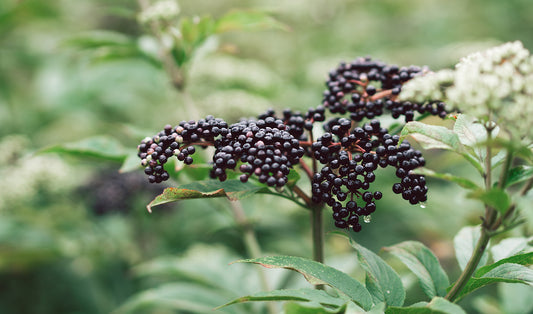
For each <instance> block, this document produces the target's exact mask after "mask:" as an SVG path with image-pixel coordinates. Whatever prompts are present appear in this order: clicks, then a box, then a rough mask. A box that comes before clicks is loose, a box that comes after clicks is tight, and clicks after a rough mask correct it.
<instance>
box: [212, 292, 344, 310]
mask: <svg viewBox="0 0 533 314" xmlns="http://www.w3.org/2000/svg"><path fill="white" fill-rule="evenodd" d="M251 301H299V302H312V303H317V304H319V305H321V306H327V307H332V308H339V307H341V306H343V305H344V304H345V303H346V301H345V300H343V299H341V298H337V297H334V296H331V295H329V294H327V293H326V292H325V291H323V290H315V289H288V290H273V291H268V292H258V293H255V294H253V295H249V296H245V297H240V298H238V299H235V300H233V301H231V302H228V303H226V304H224V305H221V306H219V307H218V308H217V309H219V308H222V307H225V306H228V305H232V304H236V303H243V302H251Z"/></svg>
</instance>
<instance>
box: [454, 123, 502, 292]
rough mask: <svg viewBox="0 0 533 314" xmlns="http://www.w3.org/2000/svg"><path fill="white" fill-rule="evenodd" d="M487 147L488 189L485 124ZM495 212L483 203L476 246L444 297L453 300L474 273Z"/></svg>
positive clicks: (489, 155) (488, 181)
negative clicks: (483, 215) (479, 232)
mask: <svg viewBox="0 0 533 314" xmlns="http://www.w3.org/2000/svg"><path fill="white" fill-rule="evenodd" d="M486 130H487V147H486V157H485V171H484V177H485V189H487V190H488V189H490V188H491V187H492V147H491V142H492V130H493V127H491V126H489V125H487V126H486ZM496 215H497V212H496V210H494V208H492V207H490V206H488V205H485V217H483V224H482V225H481V235H480V237H479V239H478V241H477V243H476V248H475V249H474V252H473V253H472V256H471V257H470V260H469V261H468V263H467V264H466V267H465V268H464V269H463V272H462V273H461V275H459V278H458V279H457V281H456V282H455V283H454V285H453V286H452V288H451V289H450V291H449V292H448V294H446V296H445V298H446V299H447V300H450V301H452V302H453V301H455V299H456V298H457V296H458V295H459V293H461V291H462V290H463V288H464V287H465V286H466V284H467V282H468V280H470V278H471V277H472V275H473V274H474V271H475V270H476V268H477V266H478V265H479V262H480V260H481V258H482V257H483V253H485V250H486V249H487V245H488V243H489V240H490V238H491V236H492V231H491V230H492V228H493V224H494V223H495V222H494V221H495V219H496Z"/></svg>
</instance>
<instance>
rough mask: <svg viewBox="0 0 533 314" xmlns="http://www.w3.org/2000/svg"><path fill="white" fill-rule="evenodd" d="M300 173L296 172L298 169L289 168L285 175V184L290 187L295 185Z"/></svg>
mask: <svg viewBox="0 0 533 314" xmlns="http://www.w3.org/2000/svg"><path fill="white" fill-rule="evenodd" d="M300 178H301V177H300V174H299V173H298V171H296V170H295V169H291V171H290V172H289V174H288V175H287V180H288V181H287V186H288V187H290V188H292V187H293V186H295V185H296V183H298V181H299V180H300Z"/></svg>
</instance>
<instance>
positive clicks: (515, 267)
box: [456, 263, 533, 301]
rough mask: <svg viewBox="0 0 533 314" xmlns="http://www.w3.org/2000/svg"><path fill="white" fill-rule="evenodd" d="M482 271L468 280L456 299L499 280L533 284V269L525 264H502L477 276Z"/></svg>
mask: <svg viewBox="0 0 533 314" xmlns="http://www.w3.org/2000/svg"><path fill="white" fill-rule="evenodd" d="M495 264H496V263H495ZM490 266H492V265H490ZM480 271H481V269H479V270H478V272H476V277H472V278H470V280H468V282H467V283H466V285H465V287H464V288H463V290H461V292H460V293H459V294H458V295H457V298H456V301H459V300H460V299H462V298H463V297H464V296H466V295H467V294H469V293H471V292H472V291H474V290H477V289H479V288H482V287H484V286H487V285H490V284H493V283H497V282H510V283H523V284H528V285H530V286H533V269H530V268H528V267H526V266H523V265H519V264H513V263H504V264H500V265H498V266H496V267H494V268H492V269H491V270H490V271H488V272H486V273H485V274H483V275H482V276H480V277H477V275H478V273H480Z"/></svg>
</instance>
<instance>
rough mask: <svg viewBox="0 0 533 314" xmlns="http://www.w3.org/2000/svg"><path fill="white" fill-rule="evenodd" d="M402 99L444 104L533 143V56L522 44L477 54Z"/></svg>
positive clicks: (411, 85)
mask: <svg viewBox="0 0 533 314" xmlns="http://www.w3.org/2000/svg"><path fill="white" fill-rule="evenodd" d="M400 98H401V99H404V100H414V101H417V102H422V101H427V100H444V101H446V102H447V103H448V104H449V105H452V106H454V107H457V108H459V109H460V110H461V111H462V112H464V113H468V114H471V115H474V116H476V117H478V118H480V119H481V120H482V121H488V120H492V121H495V122H497V123H498V124H500V126H502V127H503V128H504V129H506V130H507V131H509V132H510V134H511V135H512V136H519V137H523V136H527V137H528V138H530V139H531V138H533V128H531V125H532V124H533V56H531V54H530V52H529V51H528V50H527V49H525V48H524V46H523V45H522V43H521V42H519V41H516V42H512V43H506V44H503V45H501V46H497V47H494V48H491V49H488V50H486V51H483V52H476V53H473V54H471V55H469V56H467V57H465V58H463V59H461V60H460V62H459V63H458V64H457V65H456V66H455V70H449V69H448V70H442V71H438V72H434V73H430V74H427V75H425V76H421V77H417V78H415V79H413V80H411V81H409V82H407V83H406V84H405V85H404V86H403V88H402V93H401V95H400Z"/></svg>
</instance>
